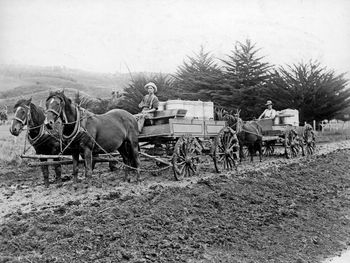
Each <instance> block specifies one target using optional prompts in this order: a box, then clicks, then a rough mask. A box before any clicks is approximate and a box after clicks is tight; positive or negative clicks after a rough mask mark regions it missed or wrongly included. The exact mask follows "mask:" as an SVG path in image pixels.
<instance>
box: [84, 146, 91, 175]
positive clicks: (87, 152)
mask: <svg viewBox="0 0 350 263" xmlns="http://www.w3.org/2000/svg"><path fill="white" fill-rule="evenodd" d="M84 160H85V178H86V179H87V180H90V179H91V177H92V151H91V149H90V148H89V147H85V149H84Z"/></svg>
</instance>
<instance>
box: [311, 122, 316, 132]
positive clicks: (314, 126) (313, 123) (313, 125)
mask: <svg viewBox="0 0 350 263" xmlns="http://www.w3.org/2000/svg"><path fill="white" fill-rule="evenodd" d="M312 127H313V128H314V131H316V120H313V121H312Z"/></svg>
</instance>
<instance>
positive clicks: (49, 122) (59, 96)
mask: <svg viewBox="0 0 350 263" xmlns="http://www.w3.org/2000/svg"><path fill="white" fill-rule="evenodd" d="M71 103H72V101H71V99H69V98H67V97H66V95H65V94H64V91H55V92H50V94H49V97H48V98H47V99H46V118H45V122H44V123H45V125H46V127H47V128H49V129H53V128H54V124H55V122H56V121H57V120H58V119H59V118H61V119H62V120H63V122H64V123H68V119H67V116H66V106H69V105H71Z"/></svg>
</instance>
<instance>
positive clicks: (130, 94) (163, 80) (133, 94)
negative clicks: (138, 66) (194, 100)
mask: <svg viewBox="0 0 350 263" xmlns="http://www.w3.org/2000/svg"><path fill="white" fill-rule="evenodd" d="M148 82H153V83H155V84H156V86H157V88H158V92H157V93H156V95H157V97H158V99H159V100H160V101H166V100H168V99H175V98H176V97H175V96H176V95H175V93H174V90H173V89H172V78H171V77H170V76H169V75H164V74H161V73H159V74H156V75H151V76H147V75H145V74H139V75H136V76H135V77H134V78H132V81H131V83H130V84H129V85H128V86H127V87H125V88H124V92H123V94H122V97H121V98H120V101H119V104H118V106H119V107H120V108H122V109H125V110H127V111H129V112H130V113H132V114H136V113H138V112H140V109H139V107H138V105H139V103H140V101H141V100H142V98H143V96H144V95H146V94H147V91H146V90H145V89H144V86H145V85H146V84H147V83H148Z"/></svg>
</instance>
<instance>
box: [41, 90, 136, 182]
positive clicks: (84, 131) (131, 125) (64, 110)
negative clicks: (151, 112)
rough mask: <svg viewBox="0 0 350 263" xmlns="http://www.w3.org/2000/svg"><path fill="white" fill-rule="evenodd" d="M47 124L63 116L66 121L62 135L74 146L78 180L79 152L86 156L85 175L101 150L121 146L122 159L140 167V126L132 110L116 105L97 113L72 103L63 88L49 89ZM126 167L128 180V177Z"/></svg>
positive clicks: (74, 167)
mask: <svg viewBox="0 0 350 263" xmlns="http://www.w3.org/2000/svg"><path fill="white" fill-rule="evenodd" d="M46 109H47V113H46V119H45V123H46V125H47V126H48V127H49V128H51V127H53V125H54V123H55V122H56V120H57V119H58V118H59V117H60V118H61V119H62V122H63V132H62V136H63V139H64V141H65V142H66V143H67V144H68V145H71V147H72V148H73V154H72V156H73V178H74V182H75V183H77V181H78V178H77V176H78V161H79V154H82V156H84V160H85V176H86V178H87V179H90V178H91V176H92V156H93V155H96V154H98V153H113V152H115V151H116V150H118V151H119V152H120V154H121V156H122V158H123V162H124V163H125V164H126V165H128V166H131V167H134V168H135V170H136V171H137V181H139V172H138V167H139V164H140V161H139V155H138V126H137V122H136V119H135V117H134V116H133V115H131V114H130V113H129V112H127V111H125V110H121V109H114V110H111V111H108V112H107V113H104V114H101V115H97V114H93V113H91V112H89V111H87V110H85V109H83V108H80V107H78V106H77V105H75V104H73V103H72V101H71V99H69V98H67V97H66V96H65V94H64V92H63V91H57V92H52V93H50V95H49V97H48V98H47V100H46ZM127 175H128V173H127V169H125V178H124V179H125V180H126V179H127Z"/></svg>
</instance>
